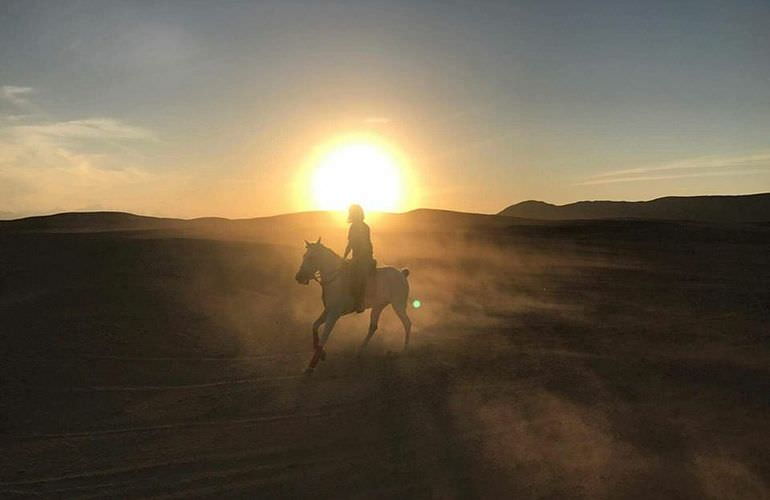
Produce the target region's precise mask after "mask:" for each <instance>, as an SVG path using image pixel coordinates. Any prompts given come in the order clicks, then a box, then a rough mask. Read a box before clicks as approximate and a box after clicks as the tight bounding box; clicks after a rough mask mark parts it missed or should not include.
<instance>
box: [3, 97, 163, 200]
mask: <svg viewBox="0 0 770 500" xmlns="http://www.w3.org/2000/svg"><path fill="white" fill-rule="evenodd" d="M32 93H33V90H32V88H31V87H14V86H3V87H0V99H3V100H5V101H9V102H12V103H14V104H15V105H21V104H23V105H25V106H26V107H27V108H34V103H32V102H30V100H29V99H28V97H27V96H29V95H31V94H32ZM4 118H5V121H4V122H0V203H1V205H0V210H3V211H10V212H14V213H25V214H29V213H41V212H51V211H61V210H72V209H79V208H81V207H84V206H92V205H94V204H97V203H102V202H104V200H110V203H111V204H113V205H114V206H116V207H121V206H122V207H127V206H130V205H131V204H132V202H134V201H135V199H134V198H136V196H137V193H142V194H147V193H148V192H151V191H152V190H153V189H154V188H153V186H158V185H163V183H162V182H158V181H159V179H160V177H162V176H159V175H158V174H157V173H155V172H152V171H151V170H150V169H148V168H147V167H146V164H145V160H146V158H145V156H144V154H142V153H140V152H139V151H138V150H136V149H134V147H133V145H134V144H133V143H136V142H145V143H146V142H147V141H154V140H156V136H155V134H154V133H153V132H152V131H151V130H149V129H146V128H144V127H140V126H136V125H132V124H128V123H125V122H123V121H120V120H118V119H115V118H110V117H95V118H79V119H74V120H62V121H57V120H52V119H51V118H50V117H48V114H47V113H45V112H42V111H41V112H39V113H33V114H29V115H26V116H25V119H24V121H23V122H21V123H20V122H19V121H18V120H14V119H10V117H8V116H5V117H4Z"/></svg>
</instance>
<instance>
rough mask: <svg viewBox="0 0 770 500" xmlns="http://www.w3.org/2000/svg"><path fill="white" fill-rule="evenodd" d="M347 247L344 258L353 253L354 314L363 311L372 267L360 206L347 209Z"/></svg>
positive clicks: (367, 233)
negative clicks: (348, 226) (348, 227)
mask: <svg viewBox="0 0 770 500" xmlns="http://www.w3.org/2000/svg"><path fill="white" fill-rule="evenodd" d="M348 222H349V223H350V230H349V231H348V246H347V247H346V248H345V255H344V258H347V257H348V254H349V253H350V252H351V250H352V251H353V258H352V259H351V260H350V267H351V269H352V273H351V291H352V293H353V303H354V306H355V310H356V312H359V313H360V312H363V311H364V294H365V293H366V278H367V277H368V276H369V273H370V272H371V270H372V267H373V266H374V258H373V256H372V240H371V237H370V234H369V226H367V225H366V223H365V222H364V209H363V208H361V205H350V208H349V209H348Z"/></svg>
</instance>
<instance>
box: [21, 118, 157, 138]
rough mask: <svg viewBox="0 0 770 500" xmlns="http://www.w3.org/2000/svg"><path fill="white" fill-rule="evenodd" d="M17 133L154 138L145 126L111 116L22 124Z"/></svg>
mask: <svg viewBox="0 0 770 500" xmlns="http://www.w3.org/2000/svg"><path fill="white" fill-rule="evenodd" d="M13 129H14V130H15V131H16V132H17V133H22V134H35V135H42V136H46V137H54V138H62V139H145V140H147V139H152V138H153V134H152V133H151V132H150V131H149V130H147V129H144V128H141V127H136V126H132V125H127V124H125V123H122V122H120V121H118V120H114V119H111V118H87V119H83V120H69V121H62V122H51V123H40V124H35V125H20V126H16V127H13Z"/></svg>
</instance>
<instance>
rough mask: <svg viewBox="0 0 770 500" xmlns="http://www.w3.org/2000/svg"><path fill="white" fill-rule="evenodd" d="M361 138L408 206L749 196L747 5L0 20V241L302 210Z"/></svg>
mask: <svg viewBox="0 0 770 500" xmlns="http://www.w3.org/2000/svg"><path fill="white" fill-rule="evenodd" d="M367 131H368V132H372V133H376V134H378V135H379V136H380V137H382V138H383V139H384V140H386V141H387V142H389V143H390V144H392V145H393V146H394V147H396V148H397V149H398V150H399V151H400V152H401V153H402V154H403V156H404V157H405V158H407V159H408V163H409V168H410V169H411V170H413V171H414V173H415V175H416V177H417V178H418V179H419V181H418V184H417V186H416V187H417V189H418V190H419V205H421V206H430V207H439V208H452V209H458V210H468V211H479V212H496V211H498V210H500V209H502V208H504V207H505V206H507V205H509V204H510V203H513V202H517V201H522V200H526V199H541V200H545V201H550V202H557V203H563V202H570V201H576V200H579V199H634V200H638V199H649V198H653V197H658V196H664V195H694V194H717V193H724V194H736V193H753V192H761V191H770V2H768V1H767V0H762V1H756V2H751V1H736V0H729V1H719V2H711V1H706V0H701V1H697V2H687V1H676V2H672V1H665V2H664V1H661V2H655V1H650V0H645V1H639V0H638V1H635V2H627V1H622V0H607V1H601V2H575V1H563V2H554V1H531V2H523V1H522V2H513V1H509V2H478V1H473V2H471V1H467V2H461V1H454V2H430V1H415V0H411V1H404V2H392V1H391V2H386V1H371V2H367V1H360V0H359V1H327V0H324V1H322V0H318V1H314V2H293V1H291V0H281V1H262V2H256V1H255V2H227V1H217V2H214V1H201V2H195V1H178V2H161V1H146V2H134V1H122V2H108V1H103V0H100V1H93V2H90V1H53V0H50V1H43V2H36V1H31V0H23V1H18V2H15V1H11V0H1V1H0V218H2V217H3V215H5V216H6V217H7V216H11V215H26V214H32V213H50V212H55V211H65V210H92V209H111V210H125V211H131V212H137V213H144V214H153V215H170V216H183V217H193V216H201V215H221V216H230V217H247V216H258V215H269V214H274V213H281V212H288V211H294V210H297V209H303V208H305V209H306V208H309V207H308V206H307V205H306V204H303V202H302V200H298V199H296V196H295V191H294V190H293V188H292V186H293V183H294V182H295V179H296V177H297V172H298V171H300V170H301V168H302V166H303V164H304V163H305V162H306V161H307V158H308V155H309V154H310V153H311V151H312V150H313V148H315V147H317V146H318V145H319V144H323V143H325V142H327V141H329V140H331V139H333V138H334V137H336V136H338V135H340V134H345V133H351V132H367ZM3 212H4V213H5V214H3Z"/></svg>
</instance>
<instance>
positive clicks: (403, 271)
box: [401, 268, 409, 278]
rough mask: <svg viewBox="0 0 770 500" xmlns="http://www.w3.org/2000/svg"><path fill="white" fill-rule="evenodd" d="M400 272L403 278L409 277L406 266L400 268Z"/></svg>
mask: <svg viewBox="0 0 770 500" xmlns="http://www.w3.org/2000/svg"><path fill="white" fill-rule="evenodd" d="M401 274H403V275H404V278H408V277H409V269H407V268H404V269H402V270H401Z"/></svg>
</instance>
